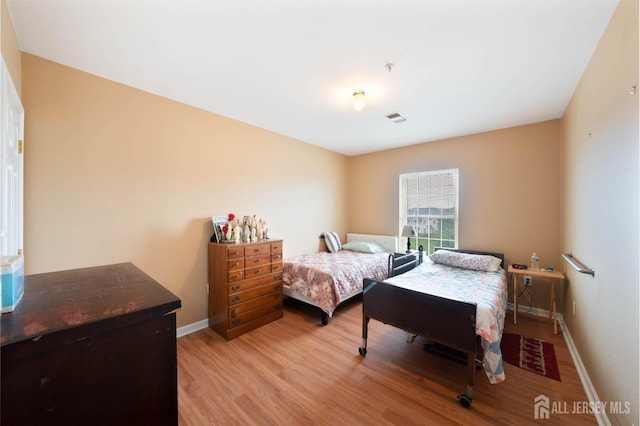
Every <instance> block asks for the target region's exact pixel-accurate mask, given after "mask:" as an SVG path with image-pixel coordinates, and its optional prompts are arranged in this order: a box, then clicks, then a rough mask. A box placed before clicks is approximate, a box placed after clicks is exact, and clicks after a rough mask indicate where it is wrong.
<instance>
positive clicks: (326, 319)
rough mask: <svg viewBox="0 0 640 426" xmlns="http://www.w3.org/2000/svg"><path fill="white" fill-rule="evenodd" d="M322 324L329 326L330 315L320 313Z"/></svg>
mask: <svg viewBox="0 0 640 426" xmlns="http://www.w3.org/2000/svg"><path fill="white" fill-rule="evenodd" d="M320 322H321V323H322V325H327V324H329V314H327V313H326V312H324V311H322V312H321V313H320Z"/></svg>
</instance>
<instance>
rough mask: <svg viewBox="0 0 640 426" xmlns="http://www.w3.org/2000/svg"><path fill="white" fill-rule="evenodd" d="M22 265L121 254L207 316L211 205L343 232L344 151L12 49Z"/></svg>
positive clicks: (302, 244)
mask: <svg viewBox="0 0 640 426" xmlns="http://www.w3.org/2000/svg"><path fill="white" fill-rule="evenodd" d="M22 67H23V85H24V90H23V103H24V106H25V110H26V126H25V141H26V142H25V146H26V148H25V224H26V226H25V269H26V273H27V274H33V273H39V272H48V271H53V270H63V269H69V268H77V267H85V266H91V265H99V264H108V263H115V262H126V261H131V262H133V263H135V264H136V265H137V266H138V267H140V268H141V269H142V270H144V271H145V272H146V273H147V274H149V275H150V276H151V277H153V278H154V279H156V280H157V281H159V282H160V283H162V284H163V285H165V286H166V287H167V288H168V289H170V290H171V291H173V292H174V293H175V294H176V295H177V296H179V297H180V298H181V299H182V303H183V309H182V311H181V312H179V313H178V325H179V326H183V325H186V324H190V323H193V322H196V321H199V320H203V319H205V318H206V317H207V298H206V283H207V275H206V274H207V262H206V248H207V241H208V239H209V237H210V236H211V232H212V227H211V223H210V217H211V216H212V215H226V214H227V213H229V212H233V213H235V214H236V215H240V216H242V215H245V214H251V215H252V214H257V215H258V216H259V217H264V218H265V219H266V220H267V222H268V225H269V228H270V232H271V235H272V236H273V237H282V238H283V239H284V254H285V256H289V255H293V254H299V253H304V252H309V251H316V250H318V247H319V239H318V236H319V234H320V233H321V232H322V231H325V230H327V229H332V230H337V231H339V232H341V233H344V232H345V231H346V219H345V217H346V214H345V213H346V207H345V200H346V194H345V188H344V181H345V180H346V170H347V157H345V156H342V155H339V154H336V153H333V152H330V151H327V150H324V149H320V148H318V147H315V146H313V145H309V144H306V143H302V142H300V141H297V140H293V139H290V138H287V137H283V136H281V135H277V134H274V133H271V132H268V131H265V130H262V129H259V128H256V127H252V126H249V125H247V124H243V123H240V122H237V121H234V120H230V119H227V118H224V117H221V116H218V115H215V114H212V113H208V112H205V111H202V110H199V109H196V108H193V107H189V106H186V105H184V104H180V103H178V102H174V101H170V100H168V99H165V98H161V97H158V96H155V95H151V94H149V93H145V92H142V91H140V90H136V89H133V88H131V87H127V86H124V85H121V84H117V83H114V82H111V81H108V80H104V79H101V78H98V77H95V76H92V75H90V74H86V73H83V72H80V71H78V70H74V69H71V68H67V67H64V66H61V65H58V64H55V63H53V62H49V61H46V60H44V59H41V58H38V57H35V56H31V55H28V54H23V58H22Z"/></svg>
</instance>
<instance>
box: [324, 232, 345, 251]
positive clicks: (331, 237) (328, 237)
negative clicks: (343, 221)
mask: <svg viewBox="0 0 640 426" xmlns="http://www.w3.org/2000/svg"><path fill="white" fill-rule="evenodd" d="M323 235H324V242H325V244H326V245H327V248H328V249H329V251H330V252H331V253H335V252H338V251H340V250H342V243H341V242H340V237H339V236H338V233H337V232H325V233H324V234H323Z"/></svg>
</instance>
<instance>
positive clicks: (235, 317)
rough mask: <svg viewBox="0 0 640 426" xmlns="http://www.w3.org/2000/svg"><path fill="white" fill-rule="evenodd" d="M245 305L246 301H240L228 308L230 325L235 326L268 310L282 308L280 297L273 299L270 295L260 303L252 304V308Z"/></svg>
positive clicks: (268, 311) (274, 310) (273, 310)
mask: <svg viewBox="0 0 640 426" xmlns="http://www.w3.org/2000/svg"><path fill="white" fill-rule="evenodd" d="M260 299H262V298H260ZM245 305H247V303H241V304H239V305H236V307H233V308H230V309H229V325H230V326H231V327H237V326H239V325H241V324H244V323H246V322H247V321H251V320H253V319H256V318H258V317H261V316H263V315H267V314H268V313H270V312H276V311H279V310H282V299H278V300H273V297H272V296H266V297H264V300H263V301H262V303H261V304H258V305H255V306H253V307H252V309H248V306H245ZM244 308H247V309H244Z"/></svg>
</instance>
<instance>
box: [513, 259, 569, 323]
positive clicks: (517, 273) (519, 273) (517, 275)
mask: <svg viewBox="0 0 640 426" xmlns="http://www.w3.org/2000/svg"><path fill="white" fill-rule="evenodd" d="M507 273H508V274H509V275H510V276H511V282H512V283H513V323H514V324H517V323H518V283H519V282H521V281H522V278H521V277H523V276H525V275H529V276H531V278H532V279H533V278H545V279H547V280H549V281H550V282H551V285H550V287H551V288H550V296H549V322H550V323H551V322H552V323H553V332H554V333H555V334H558V319H557V318H556V280H563V281H564V275H563V274H562V272H560V271H553V272H548V271H545V270H534V269H515V268H514V267H513V266H512V265H509V267H508V268H507Z"/></svg>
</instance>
